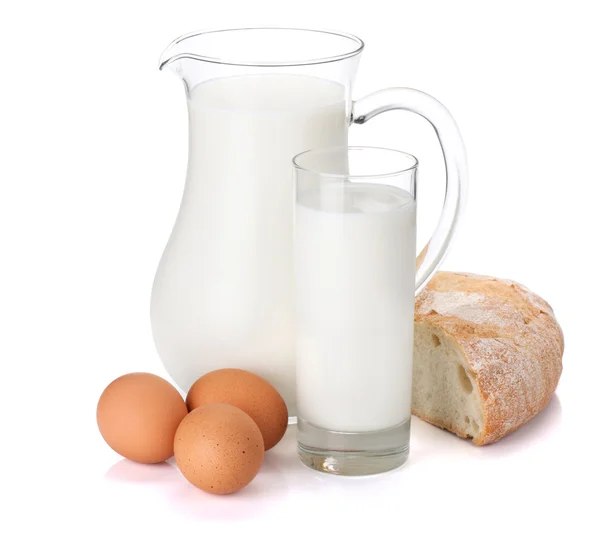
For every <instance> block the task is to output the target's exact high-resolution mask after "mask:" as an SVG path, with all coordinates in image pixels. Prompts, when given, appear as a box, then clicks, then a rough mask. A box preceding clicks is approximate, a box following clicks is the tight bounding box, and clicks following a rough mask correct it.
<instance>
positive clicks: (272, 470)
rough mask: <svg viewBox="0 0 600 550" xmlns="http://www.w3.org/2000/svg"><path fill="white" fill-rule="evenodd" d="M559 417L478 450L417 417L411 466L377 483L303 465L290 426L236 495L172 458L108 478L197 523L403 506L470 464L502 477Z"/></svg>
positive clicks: (117, 468)
mask: <svg viewBox="0 0 600 550" xmlns="http://www.w3.org/2000/svg"><path fill="white" fill-rule="evenodd" d="M561 417H562V411H561V405H560V400H559V399H558V397H557V396H554V397H553V398H552V400H551V401H550V403H549V404H548V406H547V407H546V408H545V409H544V411H542V412H541V413H540V414H539V415H538V416H537V417H536V418H534V419H533V420H532V421H531V422H529V423H528V424H526V425H525V426H524V427H523V428H521V429H520V430H518V431H516V432H514V433H513V434H511V435H509V436H507V437H505V438H504V439H502V440H500V441H499V442H497V443H495V444H493V445H488V446H485V447H476V446H475V445H473V444H472V443H471V442H470V441H466V440H463V439H460V438H458V437H456V436H455V435H453V434H451V433H449V432H447V431H444V430H441V429H439V428H436V427H434V426H431V425H430V424H427V423H426V422H423V421H422V420H419V419H418V418H416V417H413V418H412V433H411V454H410V457H409V459H408V461H407V462H406V464H405V465H404V466H402V467H401V468H399V469H397V470H393V471H391V472H386V473H384V474H379V475H375V476H366V477H352V478H345V477H342V476H332V475H329V474H325V473H321V472H316V471H314V470H311V469H310V468H308V467H306V466H304V465H303V464H302V463H301V462H300V460H299V459H298V457H297V454H296V426H290V427H289V428H288V431H287V433H286V434H285V436H284V438H283V439H282V441H281V442H280V443H279V444H278V445H277V446H276V447H275V448H273V449H271V450H270V451H268V452H267V453H266V454H265V460H264V463H263V466H262V468H261V470H260V472H259V474H258V475H257V476H256V478H255V479H254V480H253V481H252V483H250V484H249V485H248V486H247V487H245V488H244V489H242V490H241V491H239V492H237V493H234V494H232V495H225V496H220V495H211V494H208V493H205V492H203V491H201V490H200V489H197V488H196V487H194V486H192V485H191V484H190V483H188V482H187V481H186V480H185V479H184V477H183V476H182V475H181V474H180V473H179V471H178V470H177V467H176V465H175V463H174V460H173V459H171V460H169V461H168V462H165V463H162V464H154V465H144V464H137V463H135V462H131V461H129V460H125V459H121V460H119V461H118V462H116V463H115V464H113V466H111V467H110V468H109V469H108V471H107V472H106V474H105V476H104V478H105V480H107V481H109V482H111V483H115V484H119V486H123V487H124V486H126V485H131V484H140V485H143V486H144V488H145V489H148V490H151V491H152V492H155V493H156V496H157V497H158V498H159V499H160V500H161V501H164V502H165V503H166V504H167V506H168V507H169V509H171V510H173V512H175V513H176V514H177V515H179V516H184V517H187V518H190V519H193V520H196V519H203V520H213V521H221V520H225V521H227V520H234V519H247V518H257V517H262V518H267V517H271V516H273V515H277V514H281V513H282V510H284V509H286V508H289V506H287V505H288V504H293V503H292V502H290V501H304V502H309V501H310V502H312V503H315V504H317V505H318V503H319V498H320V497H323V498H324V499H326V498H331V497H333V498H335V501H336V502H337V506H338V507H341V508H343V507H345V506H355V507H356V506H358V505H359V504H360V506H367V505H371V504H374V503H376V502H381V501H382V499H383V500H384V501H385V500H389V501H394V502H397V501H398V498H399V496H400V495H401V494H403V491H414V490H416V489H417V490H418V487H419V485H420V484H422V483H423V475H426V476H427V477H428V478H429V480H430V481H433V480H434V479H440V480H442V481H443V482H444V483H445V484H448V483H451V481H449V479H448V478H447V477H445V476H448V473H449V470H452V469H455V468H456V467H460V466H459V465H462V467H463V468H464V467H465V466H466V465H469V468H470V469H472V470H473V471H482V472H485V471H486V470H487V471H489V466H488V465H484V464H485V463H486V462H487V461H492V463H493V466H494V468H493V469H494V471H497V467H496V464H499V463H500V462H502V461H503V460H509V459H510V456H511V455H513V454H514V455H518V454H519V453H520V452H526V451H527V450H530V449H535V448H536V446H539V447H541V446H543V444H544V440H545V439H547V438H549V437H550V436H551V435H552V434H553V432H554V431H555V430H556V429H557V428H559V426H560V423H561ZM538 450H539V451H540V452H541V449H538ZM133 489H136V488H135V487H134V488H133ZM336 497H337V498H336ZM374 498H375V499H376V500H373V499H374ZM323 502H325V500H323ZM369 503H370V504H369Z"/></svg>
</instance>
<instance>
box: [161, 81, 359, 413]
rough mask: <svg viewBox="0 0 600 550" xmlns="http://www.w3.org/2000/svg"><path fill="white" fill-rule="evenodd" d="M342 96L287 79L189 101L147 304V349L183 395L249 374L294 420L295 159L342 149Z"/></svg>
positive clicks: (203, 91)
mask: <svg viewBox="0 0 600 550" xmlns="http://www.w3.org/2000/svg"><path fill="white" fill-rule="evenodd" d="M344 94H345V90H344V87H342V86H341V85H339V84H336V83H333V82H330V81H326V80H322V79H317V78H310V77H303V76H293V75H258V76H242V77H231V78H222V79H215V80H212V81H208V82H205V83H202V84H200V85H198V86H197V87H196V88H194V89H193V90H191V92H190V93H189V117H190V118H189V123H190V146H189V163H188V174H187V181H186V186H185V192H184V196H183V201H182V204H181V210H180V214H179V217H178V219H177V223H176V225H175V228H174V229H173V234H172V236H171V240H170V241H169V244H168V246H167V248H166V250H165V253H164V255H163V258H162V260H161V264H160V266H159V269H158V272H157V275H156V279H155V283H154V288H153V295H152V327H153V332H154V338H155V342H156V346H157V349H158V351H159V354H160V356H161V359H162V361H163V363H164V364H165V366H166V368H167V371H168V372H169V374H170V375H171V376H172V377H173V378H174V380H175V381H176V382H177V384H178V385H179V386H180V387H181V388H182V389H184V390H186V389H187V388H189V386H190V385H191V384H192V383H193V382H194V381H195V380H196V379H197V378H198V377H199V376H200V375H202V374H203V373H205V372H207V371H211V370H214V369H218V368H223V367H236V368H242V369H248V370H251V371H253V372H255V373H257V374H259V375H261V376H263V377H265V378H266V379H267V380H269V381H270V382H271V383H272V384H274V385H275V386H276V387H277V389H278V390H279V391H280V392H281V393H282V395H283V397H284V399H285V400H286V403H287V405H288V408H289V410H290V414H295V380H294V378H295V372H294V370H295V369H294V365H295V349H294V342H295V330H294V312H293V205H294V195H293V181H292V176H293V171H292V158H293V156H294V155H296V154H297V153H300V152H302V151H305V150H307V149H310V148H314V147H323V146H332V145H346V143H347V126H348V114H347V112H346V106H347V105H348V103H347V101H346V98H345V95H344Z"/></svg>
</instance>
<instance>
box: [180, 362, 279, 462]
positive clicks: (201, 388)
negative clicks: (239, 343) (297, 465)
mask: <svg viewBox="0 0 600 550" xmlns="http://www.w3.org/2000/svg"><path fill="white" fill-rule="evenodd" d="M186 403H187V406H188V409H189V410H190V411H193V410H194V409H196V408H198V407H201V406H202V405H206V404H208V403H228V404H230V405H234V406H235V407H238V408H239V409H242V410H243V411H244V412H245V413H247V414H249V415H250V417H251V418H252V420H254V422H256V424H257V425H258V427H259V429H260V431H261V433H262V436H263V440H264V442H265V451H268V450H269V449H271V448H272V447H274V446H275V445H276V444H277V443H279V441H280V440H281V438H282V437H283V435H284V434H285V430H286V428H287V424H288V410H287V407H286V405H285V401H284V400H283V398H282V397H281V395H279V392H278V391H277V390H276V389H275V388H274V387H273V386H271V384H269V383H268V382H267V381H266V380H265V379H264V378H261V377H260V376H257V375H256V374H253V373H251V372H248V371H245V370H241V369H220V370H215V371H212V372H209V373H207V374H205V375H204V376H202V377H201V378H199V379H198V380H196V382H194V384H193V386H192V387H191V388H190V391H189V392H188V394H187V400H186Z"/></svg>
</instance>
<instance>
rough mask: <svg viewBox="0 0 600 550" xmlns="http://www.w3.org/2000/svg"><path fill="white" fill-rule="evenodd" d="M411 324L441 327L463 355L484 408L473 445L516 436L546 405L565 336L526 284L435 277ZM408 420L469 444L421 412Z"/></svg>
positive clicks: (557, 374)
mask: <svg viewBox="0 0 600 550" xmlns="http://www.w3.org/2000/svg"><path fill="white" fill-rule="evenodd" d="M415 323H425V324H428V325H430V326H434V327H438V328H439V329H440V330H442V331H443V332H444V333H445V335H446V336H447V337H448V338H450V339H451V340H452V341H454V342H455V343H456V346H457V348H458V349H459V350H460V352H461V353H462V355H463V356H464V367H465V368H466V369H467V370H468V372H469V374H470V377H471V380H472V381H473V386H474V390H476V391H477V392H478V394H479V397H480V402H481V404H482V409H483V410H482V418H483V426H482V427H481V431H480V435H479V436H478V437H476V438H475V439H474V440H473V442H474V443H475V444H476V445H487V444H489V443H493V442H494V441H497V440H498V439H500V438H502V437H504V436H505V435H507V434H509V433H511V432H513V431H514V430H516V429H518V428H519V427H521V426H522V425H523V424H525V423H526V422H528V421H529V420H531V419H532V418H533V417H534V416H535V415H536V414H538V413H539V412H540V411H541V410H542V409H543V408H544V407H545V406H546V405H547V404H548V402H549V401H550V399H551V397H552V395H553V393H554V391H555V389H556V386H557V385H558V381H559V379H560V375H561V373H562V355H563V352H564V337H563V332H562V330H561V328H560V325H559V324H558V322H557V321H556V318H555V316H554V312H553V310H552V308H551V307H550V305H549V304H548V303H547V302H546V301H545V300H543V299H542V298H540V297H539V296H537V295H536V294H534V293H533V292H531V291H530V290H529V289H528V288H526V287H524V286H523V285H520V284H518V283H516V282H514V281H510V280H506V279H496V278H494V277H487V276H483V275H473V274H469V273H451V272H439V273H437V274H436V275H435V277H433V278H432V280H431V281H430V282H429V284H428V285H427V286H426V287H425V289H424V290H423V292H421V293H420V294H419V295H418V296H417V299H416V302H415ZM413 413H414V414H416V415H417V416H419V417H421V418H423V420H425V421H427V422H430V423H432V424H435V425H437V426H440V427H442V428H445V429H447V430H450V431H452V432H454V433H456V434H457V435H459V436H460V437H468V436H467V434H465V433H459V431H460V430H458V429H457V427H456V426H452V425H443V422H440V421H438V420H436V421H432V419H431V418H427V417H426V416H425V415H423V414H422V411H418V410H413Z"/></svg>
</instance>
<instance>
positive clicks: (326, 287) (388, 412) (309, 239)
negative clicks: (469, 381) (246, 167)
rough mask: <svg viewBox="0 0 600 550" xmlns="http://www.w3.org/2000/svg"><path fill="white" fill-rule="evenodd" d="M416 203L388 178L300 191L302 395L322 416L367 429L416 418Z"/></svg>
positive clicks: (313, 415) (309, 411)
mask: <svg viewBox="0 0 600 550" xmlns="http://www.w3.org/2000/svg"><path fill="white" fill-rule="evenodd" d="M415 212H416V208H415V201H414V199H413V197H412V196H411V195H410V194H409V193H407V192H406V191H403V190H402V189H398V188H396V187H392V186H388V185H379V184H377V185H376V184H368V183H367V184H365V183H359V184H352V183H339V182H338V183H330V184H323V185H321V186H319V187H317V188H315V189H312V190H310V189H309V190H308V191H306V192H301V193H299V195H298V198H297V205H296V243H295V254H296V308H297V323H298V325H297V338H298V342H297V345H298V351H297V365H296V369H297V398H298V403H297V405H298V416H299V417H300V418H302V419H303V420H304V421H306V422H308V423H310V424H312V425H313V426H316V427H319V428H323V429H326V430H330V431H340V432H368V431H374V430H383V429H388V428H391V427H393V426H396V425H399V424H401V423H403V422H404V421H406V420H408V419H409V418H410V404H411V384H410V381H411V373H412V358H413V311H414V281H415V244H416V243H415V241H416V235H415V233H416V225H415V224H416V220H415V216H416V214H415Z"/></svg>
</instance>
